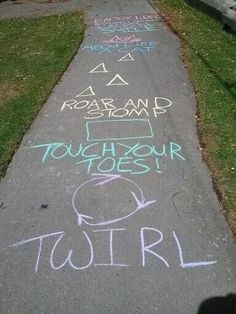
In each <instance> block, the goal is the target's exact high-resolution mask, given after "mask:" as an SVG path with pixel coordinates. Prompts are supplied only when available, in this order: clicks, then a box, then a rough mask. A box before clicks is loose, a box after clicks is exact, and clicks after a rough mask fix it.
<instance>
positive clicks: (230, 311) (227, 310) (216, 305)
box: [197, 294, 236, 314]
mask: <svg viewBox="0 0 236 314" xmlns="http://www.w3.org/2000/svg"><path fill="white" fill-rule="evenodd" d="M235 313H236V294H228V295H227V296H226V297H215V298H210V299H207V300H205V301H203V302H202V303H201V305H200V307H199V310H198V312H197V314H235Z"/></svg>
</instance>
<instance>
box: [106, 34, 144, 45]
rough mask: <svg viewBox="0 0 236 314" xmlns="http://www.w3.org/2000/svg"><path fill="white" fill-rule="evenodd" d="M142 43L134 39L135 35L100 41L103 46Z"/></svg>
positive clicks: (138, 39) (139, 39)
mask: <svg viewBox="0 0 236 314" xmlns="http://www.w3.org/2000/svg"><path fill="white" fill-rule="evenodd" d="M140 41H142V38H136V37H135V35H131V36H128V37H119V36H117V35H115V36H114V37H112V38H111V39H105V40H103V41H102V43H104V44H124V43H137V42H140Z"/></svg>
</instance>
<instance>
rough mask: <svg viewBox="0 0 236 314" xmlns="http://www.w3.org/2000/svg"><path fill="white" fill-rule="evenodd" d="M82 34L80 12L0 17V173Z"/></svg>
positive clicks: (77, 44) (0, 174) (3, 172)
mask: <svg viewBox="0 0 236 314" xmlns="http://www.w3.org/2000/svg"><path fill="white" fill-rule="evenodd" d="M82 37H83V18H82V15H81V13H79V12H76V13H69V14H65V15H61V16H50V17H42V18H34V19H11V20H0V177H3V175H4V174H5V171H6V168H7V166H8V164H9V162H10V160H11V158H12V156H13V154H14V152H15V150H16V149H17V147H18V145H19V143H20V142H21V140H22V137H23V135H24V133H25V132H26V130H27V129H28V128H29V127H30V125H31V123H32V121H33V119H34V118H35V117H36V115H37V113H38V111H39V110H40V108H41V107H42V105H43V103H44V102H45V101H46V99H47V97H48V95H49V93H50V91H51V90H52V88H53V86H54V85H55V84H56V83H57V81H58V80H59V79H60V77H61V75H62V73H63V72H64V71H65V69H66V68H67V66H68V64H69V63H70V61H71V59H72V57H73V56H74V54H75V53H76V51H77V49H78V47H79V45H80V43H81V40H82Z"/></svg>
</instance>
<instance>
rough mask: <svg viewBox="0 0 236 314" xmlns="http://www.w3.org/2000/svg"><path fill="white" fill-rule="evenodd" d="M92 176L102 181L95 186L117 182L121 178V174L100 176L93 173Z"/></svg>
mask: <svg viewBox="0 0 236 314" xmlns="http://www.w3.org/2000/svg"><path fill="white" fill-rule="evenodd" d="M92 175H93V176H96V178H98V179H101V180H102V181H101V182H99V183H97V184H95V186H97V185H104V184H106V183H108V182H110V181H113V180H116V179H118V178H120V177H121V176H120V175H119V174H100V173H98V174H96V173H93V174H92Z"/></svg>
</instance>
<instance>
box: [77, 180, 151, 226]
mask: <svg viewBox="0 0 236 314" xmlns="http://www.w3.org/2000/svg"><path fill="white" fill-rule="evenodd" d="M93 176H95V177H94V178H92V179H89V180H88V181H86V182H84V183H82V184H80V185H79V187H78V188H77V189H76V190H75V192H74V194H73V197H72V207H73V209H74V212H75V213H76V215H77V221H78V226H80V225H82V223H84V224H87V225H89V226H105V225H109V224H114V223H117V222H119V221H122V220H125V219H127V218H129V217H131V216H133V215H134V214H135V213H137V212H138V211H140V210H141V209H144V208H146V207H147V206H149V205H151V204H153V203H155V202H156V200H151V201H147V200H146V199H145V198H144V194H143V191H142V189H141V188H140V187H139V186H138V185H137V184H136V183H135V182H134V181H132V180H130V179H127V178H124V177H122V176H121V175H112V174H102V175H101V174H93ZM115 180H116V181H117V180H118V181H121V182H123V183H125V182H129V183H132V189H133V190H132V191H130V192H129V194H130V195H132V196H133V198H134V200H135V202H134V207H133V206H132V207H133V208H132V207H131V205H132V204H131V205H130V207H131V208H130V209H127V214H125V215H124V214H123V215H122V216H121V217H118V218H114V219H108V220H106V221H99V218H96V217H95V216H94V215H96V216H98V217H99V215H100V213H99V211H98V210H96V211H95V212H94V214H93V217H92V216H88V215H87V214H82V213H81V210H82V208H83V204H79V205H76V202H75V200H76V198H78V200H80V198H79V197H77V194H78V193H80V192H81V190H86V189H87V188H88V187H89V189H90V190H91V193H93V191H92V189H96V188H99V187H101V186H103V185H108V184H109V183H111V182H112V181H115ZM108 189H109V187H108ZM135 189H136V190H137V192H134V190H135ZM101 210H102V209H101ZM122 212H124V208H122V209H121V210H120V213H122ZM103 215H104V213H103Z"/></svg>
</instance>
